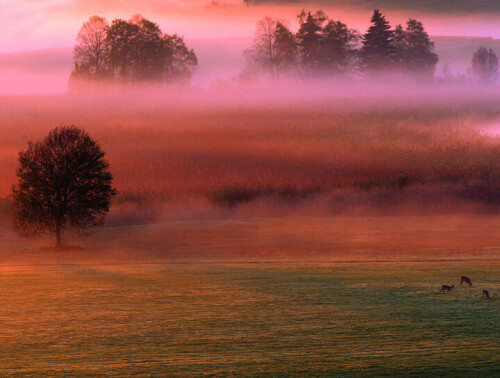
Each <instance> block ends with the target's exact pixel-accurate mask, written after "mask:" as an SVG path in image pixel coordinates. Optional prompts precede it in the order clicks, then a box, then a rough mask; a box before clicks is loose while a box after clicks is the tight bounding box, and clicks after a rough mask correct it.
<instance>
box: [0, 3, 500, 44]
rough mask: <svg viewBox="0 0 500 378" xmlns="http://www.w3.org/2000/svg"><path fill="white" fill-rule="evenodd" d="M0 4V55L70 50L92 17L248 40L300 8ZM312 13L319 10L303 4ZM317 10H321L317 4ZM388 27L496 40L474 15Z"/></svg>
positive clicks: (340, 14)
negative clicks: (266, 22) (138, 19)
mask: <svg viewBox="0 0 500 378" xmlns="http://www.w3.org/2000/svg"><path fill="white" fill-rule="evenodd" d="M213 2H214V1H212V0H0V22H1V24H2V27H3V29H4V32H3V33H1V35H0V53H6V52H13V51H24V50H35V49H45V48H53V47H63V46H65V47H67V46H72V45H73V43H74V39H75V36H76V34H77V33H78V30H79V28H80V26H81V25H82V23H83V22H84V21H86V20H87V19H88V18H89V17H90V16H92V15H94V14H98V15H101V16H104V17H106V18H108V20H112V19H113V18H116V17H121V18H125V19H128V18H129V17H130V16H131V15H133V14H135V13H140V14H142V15H143V16H145V17H146V18H150V19H152V20H154V21H156V22H158V23H159V24H160V26H161V27H162V29H163V30H164V31H165V32H167V33H174V32H177V33H179V34H181V35H183V36H185V37H186V39H187V40H189V39H198V38H219V37H244V36H250V35H251V34H252V32H253V29H254V24H255V22H256V20H258V19H259V18H260V17H262V16H264V15H274V16H277V15H280V16H281V17H282V18H284V19H286V20H289V21H290V24H291V26H292V27H295V24H296V20H295V17H294V16H295V15H296V14H297V13H298V11H299V10H300V9H301V8H302V7H304V4H300V3H296V4H293V5H292V6H280V7H276V6H256V7H245V6H243V5H242V1H241V0H218V1H217V0H215V2H218V3H219V4H221V5H220V6H214V5H211V4H212V3H213ZM306 7H309V8H312V9H317V8H319V6H317V7H315V6H314V5H311V4H308V5H306ZM323 8H325V6H324V4H323ZM326 8H327V9H326V10H327V11H328V14H329V15H330V16H331V17H332V18H336V19H341V20H342V21H344V22H346V23H348V24H349V26H351V27H354V28H357V29H358V30H360V31H362V32H363V31H364V30H365V29H366V27H367V26H368V23H369V18H370V11H368V10H363V11H355V10H353V9H352V8H351V9H344V10H338V9H337V10H333V9H328V8H329V7H326ZM382 11H384V13H386V14H387V16H388V18H389V20H390V21H391V24H393V25H394V24H396V23H400V22H404V21H405V19H406V18H408V17H410V16H412V17H418V18H419V19H421V20H422V21H423V22H424V25H425V26H426V27H427V29H428V30H429V32H430V33H431V34H435V35H437V34H439V35H476V36H493V37H500V28H498V26H497V17H493V16H491V17H487V16H482V17H481V16H475V17H473V18H469V19H465V18H464V17H460V23H457V22H454V21H456V20H454V19H452V18H449V17H445V16H443V15H442V14H441V15H425V14H410V12H409V11H405V12H395V11H391V10H384V9H382Z"/></svg>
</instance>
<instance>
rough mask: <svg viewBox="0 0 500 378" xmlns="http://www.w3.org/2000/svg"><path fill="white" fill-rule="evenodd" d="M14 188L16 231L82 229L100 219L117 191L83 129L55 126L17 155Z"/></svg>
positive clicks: (100, 153) (97, 148) (58, 232)
mask: <svg viewBox="0 0 500 378" xmlns="http://www.w3.org/2000/svg"><path fill="white" fill-rule="evenodd" d="M17 176H18V177H19V182H18V184H17V185H16V186H15V187H14V189H13V199H14V211H13V222H12V225H13V227H14V229H15V230H16V231H17V232H19V233H20V234H21V235H29V234H42V233H54V234H55V235H56V240H57V245H58V246H59V245H61V237H62V233H63V232H64V231H66V230H72V231H77V232H78V231H87V230H88V229H89V227H90V226H97V225H100V224H102V223H103V221H104V217H105V215H106V213H107V212H108V211H109V205H110V200H111V198H112V197H113V196H114V195H115V194H116V190H115V189H114V188H113V186H112V182H113V177H112V175H111V173H110V171H109V164H108V162H107V161H106V160H105V159H104V152H103V151H102V150H101V147H100V146H99V144H98V143H97V142H96V141H95V140H93V139H92V138H91V137H90V136H89V135H88V134H87V133H86V132H85V131H84V130H82V129H79V128H77V127H75V126H64V127H58V128H56V129H54V130H52V131H51V132H50V133H49V135H48V136H47V137H46V138H45V139H44V140H43V141H41V142H37V143H32V142H30V143H29V144H28V148H27V149H26V150H25V151H22V152H20V153H19V168H18V170H17Z"/></svg>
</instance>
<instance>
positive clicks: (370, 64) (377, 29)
mask: <svg viewBox="0 0 500 378" xmlns="http://www.w3.org/2000/svg"><path fill="white" fill-rule="evenodd" d="M371 22H372V26H370V28H369V29H368V31H367V32H366V33H365V35H364V36H363V48H362V49H361V60H362V65H363V68H364V69H365V70H366V71H384V70H387V69H389V68H392V65H393V59H394V54H395V47H394V40H393V36H394V33H393V31H392V30H391V26H390V25H389V22H387V20H386V19H385V16H383V15H382V14H381V13H380V12H379V10H378V9H375V11H374V12H373V16H372V18H371Z"/></svg>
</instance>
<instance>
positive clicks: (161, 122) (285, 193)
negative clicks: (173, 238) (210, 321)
mask: <svg viewBox="0 0 500 378" xmlns="http://www.w3.org/2000/svg"><path fill="white" fill-rule="evenodd" d="M336 88H340V89H341V88H345V84H336ZM408 88H411V90H408ZM349 91H350V93H352V96H346V95H344V94H343V93H345V91H343V90H339V91H338V92H337V91H332V90H331V89H330V87H329V86H328V87H320V86H317V87H308V86H296V85H295V86H292V85H290V86H286V85H283V86H282V87H268V88H266V89H265V90H263V89H262V88H259V87H257V88H252V87H248V88H246V89H245V90H242V89H241V88H230V87H225V86H220V87H217V88H213V89H210V90H198V91H193V90H186V91H178V92H177V95H176V96H173V95H172V94H171V93H169V92H168V91H166V92H158V91H148V90H144V91H143V92H141V93H138V92H135V93H132V94H124V93H122V94H109V95H63V96H44V97H10V98H9V97H4V98H2V99H1V101H0V106H1V108H2V116H1V119H0V121H1V123H2V130H3V131H4V137H3V139H2V142H1V145H2V154H3V156H2V157H3V159H2V163H1V165H0V171H1V173H2V176H3V177H4V180H3V181H2V185H1V186H0V194H1V196H2V197H3V198H4V201H7V202H6V203H8V201H9V193H10V189H11V187H12V185H13V184H14V183H15V172H16V171H15V167H16V159H17V152H18V151H19V150H21V149H23V148H24V146H26V143H27V141H28V140H39V139H40V138H42V137H43V136H44V135H45V134H46V133H47V132H48V131H49V130H50V129H51V128H53V127H54V126H57V125H59V124H75V125H78V126H81V127H84V128H85V129H86V130H87V131H88V132H90V133H91V134H92V135H93V136H95V138H96V139H97V140H99V141H100V143H101V144H102V146H103V149H104V150H105V151H106V153H107V154H108V156H109V160H110V163H111V169H112V172H113V174H114V176H115V179H116V187H117V189H118V192H119V194H118V197H117V198H116V200H115V202H114V204H113V206H112V216H111V218H110V221H112V222H120V223H123V222H125V223H127V224H129V223H134V222H139V223H142V222H151V221H157V220H160V219H183V218H186V217H187V218H189V219H193V218H196V217H198V216H199V217H209V218H210V217H220V216H223V217H224V216H230V215H231V214H232V215H238V214H240V215H242V214H254V215H258V214H261V215H264V214H272V213H276V212H282V213H284V214H286V213H294V212H297V213H298V214H301V213H302V214H323V215H334V214H339V213H343V212H345V211H348V212H352V211H361V212H363V211H367V209H371V210H369V211H377V212H389V213H391V212H401V211H404V212H408V211H409V212H410V213H412V212H422V211H424V212H431V213H432V212H438V213H441V212H443V211H444V212H449V211H452V212H467V213H468V212H470V211H481V212H483V211H488V212H490V211H496V209H497V206H498V204H499V200H498V198H499V192H498V188H497V177H498V175H499V173H500V165H499V163H498V162H499V161H500V159H499V156H500V145H499V143H498V139H497V137H496V135H495V133H494V132H493V133H492V131H491V130H494V125H496V123H497V122H498V123H500V117H499V116H500V115H499V114H498V108H497V106H496V101H498V95H497V94H496V92H495V90H494V89H493V88H491V89H485V88H482V87H479V88H478V87H472V86H471V87H462V86H458V87H456V88H448V87H446V86H435V87H433V89H432V91H429V88H428V87H427V86H424V87H421V86H410V84H408V85H405V86H391V87H387V86H383V85H380V84H378V85H377V84H372V85H367V84H360V85H359V86H358V87H352V86H351V87H350V88H349ZM457 204H460V206H459V207H457V206H456V205H457ZM5 206H7V207H8V205H7V204H6V205H5ZM362 209H365V210H362ZM113 214H114V215H113ZM119 214H122V215H119Z"/></svg>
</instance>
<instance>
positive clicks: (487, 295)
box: [483, 290, 490, 299]
mask: <svg viewBox="0 0 500 378" xmlns="http://www.w3.org/2000/svg"><path fill="white" fill-rule="evenodd" d="M483 298H486V299H490V293H488V290H483Z"/></svg>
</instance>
